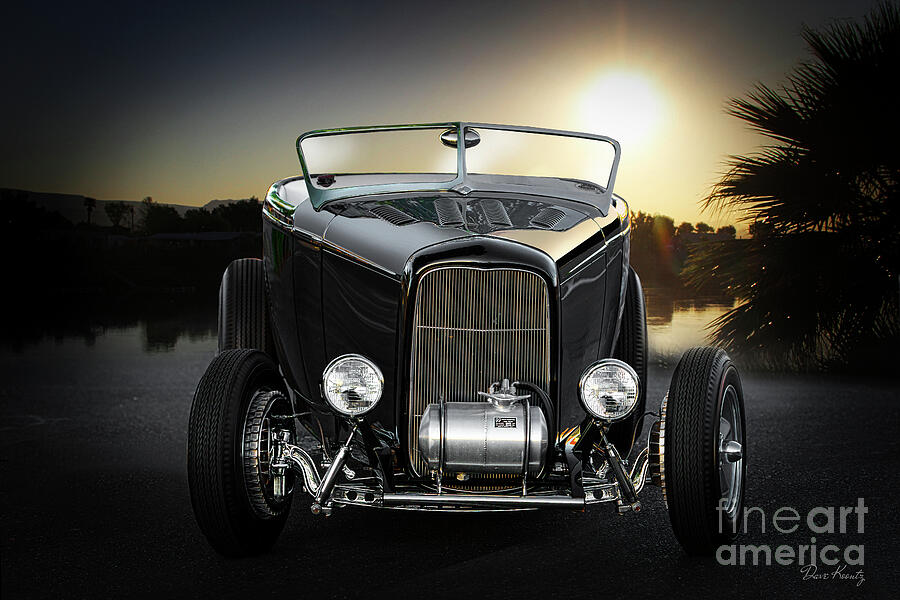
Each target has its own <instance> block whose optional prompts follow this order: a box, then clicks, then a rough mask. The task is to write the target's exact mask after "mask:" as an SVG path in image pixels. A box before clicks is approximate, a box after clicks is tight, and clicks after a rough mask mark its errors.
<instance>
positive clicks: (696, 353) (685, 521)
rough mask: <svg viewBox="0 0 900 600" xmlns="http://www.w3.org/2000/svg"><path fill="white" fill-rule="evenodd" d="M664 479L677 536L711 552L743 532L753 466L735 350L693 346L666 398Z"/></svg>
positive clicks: (691, 550) (688, 547)
mask: <svg viewBox="0 0 900 600" xmlns="http://www.w3.org/2000/svg"><path fill="white" fill-rule="evenodd" d="M661 412H662V418H661V422H660V429H659V431H660V439H659V451H658V454H659V455H661V456H660V458H661V459H662V463H661V466H662V469H661V471H662V472H661V483H662V487H663V494H664V497H665V499H666V505H667V506H668V509H669V519H670V520H671V522H672V529H673V530H674V533H675V537H676V538H677V539H678V541H679V542H680V543H681V545H682V546H683V547H684V549H685V551H686V552H687V553H688V554H695V555H710V554H712V553H714V552H715V551H716V549H717V548H718V547H719V546H720V545H722V544H727V543H729V542H730V541H731V540H733V539H734V538H735V536H736V535H737V526H738V524H739V519H740V515H741V514H742V512H743V505H744V487H745V486H744V480H745V477H746V473H747V460H746V451H745V449H746V443H745V432H746V426H745V422H744V394H743V390H742V388H741V378H740V376H739V375H738V372H737V369H736V368H735V366H734V364H733V363H732V362H731V359H730V358H728V355H727V354H726V353H725V352H724V351H723V350H720V349H718V348H713V347H709V346H707V347H701V348H691V349H690V350H688V351H687V352H685V353H684V355H682V357H681V360H680V361H679V362H678V366H676V367H675V372H674V374H673V375H672V382H671V384H670V386H669V393H668V395H667V397H666V400H664V401H663V407H662V411H661Z"/></svg>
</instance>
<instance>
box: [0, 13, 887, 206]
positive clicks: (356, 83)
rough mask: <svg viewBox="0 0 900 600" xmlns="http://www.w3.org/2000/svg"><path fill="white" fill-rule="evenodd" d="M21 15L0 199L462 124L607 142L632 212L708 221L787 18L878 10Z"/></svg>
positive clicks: (196, 197) (162, 195)
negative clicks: (357, 129) (317, 141)
mask: <svg viewBox="0 0 900 600" xmlns="http://www.w3.org/2000/svg"><path fill="white" fill-rule="evenodd" d="M17 4H19V6H15V7H9V6H7V7H5V8H4V9H3V13H4V17H3V22H4V25H3V29H4V32H3V37H2V41H0V44H2V45H3V49H4V57H5V58H4V62H3V81H4V86H3V87H4V92H3V94H2V97H0V103H2V111H3V122H2V138H0V144H2V163H0V187H14V188H22V189H28V190H34V191H43V192H65V193H74V194H85V195H90V196H93V197H96V198H100V199H140V198H142V197H144V196H148V195H149V196H153V198H154V199H155V200H157V201H159V202H171V203H180V204H195V205H199V204H204V203H206V202H207V201H209V200H211V199H214V198H241V197H247V196H250V195H256V196H262V195H263V194H264V193H265V190H266V188H267V186H268V185H269V184H270V183H271V182H272V181H274V180H276V179H280V178H283V177H287V176H290V175H292V174H295V173H297V172H298V171H299V163H298V161H297V156H296V153H295V151H294V141H295V139H296V136H297V134H298V133H300V132H302V131H305V130H308V129H319V128H323V127H332V126H344V125H368V124H378V123H404V122H423V121H442V120H457V119H463V120H470V121H489V122H497V123H509V124H519V125H534V126H541V127H552V128H561V129H576V130H584V131H592V132H596V133H605V134H608V135H612V136H613V137H617V138H618V139H619V140H620V142H621V144H622V149H623V156H622V164H621V167H620V171H619V179H618V184H617V186H616V189H617V191H618V192H619V193H620V194H621V195H623V196H624V197H625V198H626V199H627V200H628V201H629V202H630V203H631V205H632V207H633V208H634V209H635V210H644V211H649V212H653V213H656V212H660V213H664V214H669V215H671V216H673V217H675V219H676V222H678V221H681V220H690V221H697V220H700V219H701V218H702V219H704V220H707V221H710V222H713V223H721V222H723V221H725V220H729V218H727V217H725V218H715V217H713V216H710V215H701V214H700V210H699V207H698V200H700V199H701V198H702V197H703V196H704V195H705V193H706V192H707V191H708V190H709V188H710V186H711V185H712V184H713V183H714V182H715V181H716V179H717V176H718V174H719V173H721V172H722V170H723V163H724V161H725V160H726V158H727V155H729V154H736V153H743V152H748V151H751V150H752V149H753V148H754V146H756V145H757V144H758V143H759V142H760V138H758V137H757V136H755V135H754V134H752V133H750V132H748V131H747V130H746V129H745V128H744V126H743V125H742V124H741V123H740V122H739V121H737V120H736V119H734V118H733V117H729V116H726V115H725V114H724V110H723V109H724V106H725V103H726V101H727V99H728V98H730V97H733V96H739V95H742V94H744V93H745V92H746V91H748V90H749V89H750V88H751V87H752V85H753V83H754V82H756V81H764V82H766V83H769V84H777V83H778V82H781V81H784V77H785V74H786V73H787V72H788V71H789V69H790V68H791V67H792V66H793V65H795V64H796V63H797V62H798V61H800V60H803V59H806V58H808V55H807V54H806V50H805V48H804V45H803V42H802V40H801V38H800V31H801V24H803V23H806V24H808V25H812V26H823V25H826V24H828V23H830V22H832V21H833V20H834V19H836V18H858V17H860V16H861V15H863V14H865V13H866V12H867V11H869V10H870V9H871V7H872V6H874V4H875V3H874V2H873V1H866V0H863V1H856V2H851V1H837V0H824V1H816V0H806V1H804V2H790V3H789V2H762V1H756V2H746V3H739V2H723V1H718V2H693V3H682V2H594V3H591V2H580V3H563V2H546V1H545V2H540V3H534V4H526V3H514V2H497V3H494V2H477V3H471V4H470V3H463V2H458V3H454V2H443V3H440V4H439V5H436V6H432V5H429V4H428V3H426V2H414V3H408V4H407V3H391V4H385V5H380V6H376V4H375V3H360V4H359V5H353V4H344V3H322V4H317V5H308V4H306V3H301V2H291V3H285V4H280V5H278V4H269V3H265V2H256V3H249V2H243V3H238V4H236V5H230V4H229V3H227V2H220V3H215V4H211V5H208V6H202V5H199V4H192V5H190V6H188V5H187V4H186V3H181V2H178V3H165V2H163V3H133V4H128V3H123V4H117V5H110V4H109V3H106V2H103V3H92V2H71V3H67V4H66V5H60V6H53V4H52V3H49V4H48V3H17ZM26 4H27V6H26ZM110 6H115V7H116V8H115V9H114V12H112V11H110V9H109V8H108V7H110Z"/></svg>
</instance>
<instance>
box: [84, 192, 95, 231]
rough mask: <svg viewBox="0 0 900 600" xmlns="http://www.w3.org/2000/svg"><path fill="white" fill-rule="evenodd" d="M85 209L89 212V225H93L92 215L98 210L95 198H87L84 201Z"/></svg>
mask: <svg viewBox="0 0 900 600" xmlns="http://www.w3.org/2000/svg"><path fill="white" fill-rule="evenodd" d="M84 208H85V210H86V211H87V224H88V225H90V224H91V214H93V212H94V209H95V208H97V201H96V200H94V199H93V198H85V199H84Z"/></svg>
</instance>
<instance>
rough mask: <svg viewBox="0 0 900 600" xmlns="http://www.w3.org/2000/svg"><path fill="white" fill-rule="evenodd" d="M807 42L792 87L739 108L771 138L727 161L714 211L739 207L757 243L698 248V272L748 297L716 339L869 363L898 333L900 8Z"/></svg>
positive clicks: (781, 357) (782, 354) (764, 92)
mask: <svg viewBox="0 0 900 600" xmlns="http://www.w3.org/2000/svg"><path fill="white" fill-rule="evenodd" d="M803 38H804V40H805V41H806V43H807V44H808V46H809V48H810V50H811V51H812V54H813V59H812V60H810V61H807V62H804V63H802V64H800V65H799V66H798V67H796V68H795V70H794V71H793V72H792V73H791V74H790V75H789V77H788V79H787V83H786V84H785V85H784V86H782V87H780V88H778V89H774V88H771V87H769V86H766V85H763V84H757V85H756V87H755V88H754V90H753V91H752V92H750V93H749V94H748V95H747V97H745V98H738V99H733V100H731V102H730V103H729V106H728V112H729V113H730V114H731V115H733V116H735V117H737V118H739V119H742V120H743V121H745V122H747V123H748V124H749V125H750V127H751V128H752V129H754V130H755V131H757V132H759V133H761V134H762V135H763V136H765V137H766V138H768V140H769V142H768V143H767V144H766V145H764V146H762V147H761V148H760V149H759V151H757V152H756V153H753V154H750V155H746V156H732V157H731V158H730V161H729V163H728V171H727V172H726V173H725V175H724V176H723V177H722V179H721V181H720V182H719V183H718V184H717V185H716V186H715V187H714V188H713V190H712V192H711V193H710V195H709V196H708V197H707V198H706V199H705V201H704V205H705V206H704V208H706V209H709V210H712V211H714V212H715V211H735V212H737V213H738V214H739V215H740V216H741V220H742V221H744V222H745V223H749V224H750V231H751V234H752V238H751V239H749V240H725V241H720V242H714V243H711V244H708V245H706V246H705V247H701V248H698V249H697V251H696V253H695V254H694V255H693V256H692V257H691V259H690V261H689V264H688V273H689V277H690V278H691V280H693V282H694V283H709V281H710V280H715V281H717V282H718V283H719V284H721V285H722V286H724V287H726V288H728V289H730V290H731V291H732V292H733V293H734V294H735V295H736V296H737V298H738V299H739V300H740V301H741V303H740V304H739V306H738V307H737V308H735V309H734V310H732V311H730V312H728V313H727V314H725V315H724V316H723V317H722V318H720V319H719V320H718V321H716V322H715V323H714V324H713V332H712V337H713V338H714V339H715V340H716V341H717V342H719V343H721V344H723V345H725V346H728V347H730V348H732V349H737V350H745V351H746V350H748V349H750V350H752V351H753V353H754V355H755V356H756V357H757V358H759V359H760V360H761V361H763V362H765V363H768V364H769V365H783V366H793V367H812V366H815V367H829V366H835V365H841V364H848V362H855V363H857V364H859V363H862V362H865V361H869V360H871V359H872V358H878V357H879V356H880V353H881V352H882V351H884V350H885V349H886V348H888V349H889V348H892V346H891V345H890V344H891V342H890V340H892V339H894V340H896V338H897V337H898V332H900V317H898V283H900V282H898V273H900V235H898V233H897V229H898V223H900V219H898V218H900V113H898V108H897V101H896V96H895V92H894V86H895V85H896V79H897V74H898V73H900V11H898V8H897V5H895V4H892V3H885V4H882V5H880V6H879V7H878V8H877V9H875V10H874V11H873V12H872V13H871V14H870V15H869V16H867V17H866V18H865V19H864V21H863V22H861V23H856V22H839V23H835V24H833V25H831V26H829V27H827V28H825V29H824V30H818V31H817V30H813V29H810V28H805V29H804V31H803ZM893 348H895V347H893ZM894 351H895V350H894ZM887 356H895V355H894V354H889V355H887ZM881 362H883V361H881Z"/></svg>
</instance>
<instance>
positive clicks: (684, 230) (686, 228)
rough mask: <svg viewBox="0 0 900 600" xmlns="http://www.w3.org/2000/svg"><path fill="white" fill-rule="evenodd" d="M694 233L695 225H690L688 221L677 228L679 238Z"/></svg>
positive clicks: (676, 232) (676, 233)
mask: <svg viewBox="0 0 900 600" xmlns="http://www.w3.org/2000/svg"><path fill="white" fill-rule="evenodd" d="M692 233H694V225H693V224H692V223H688V222H687V221H685V222H683V223H682V224H681V225H679V226H678V227H676V228H675V235H676V236H677V237H681V238H683V237H686V236H689V235H691V234H692Z"/></svg>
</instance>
